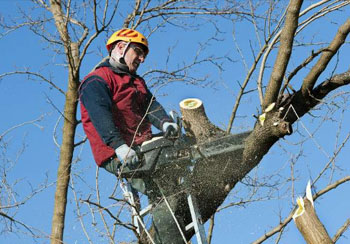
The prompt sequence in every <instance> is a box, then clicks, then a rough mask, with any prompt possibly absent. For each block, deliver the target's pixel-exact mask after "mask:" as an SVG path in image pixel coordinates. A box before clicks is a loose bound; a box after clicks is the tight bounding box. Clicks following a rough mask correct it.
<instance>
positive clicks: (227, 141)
mask: <svg viewBox="0 0 350 244" xmlns="http://www.w3.org/2000/svg"><path fill="white" fill-rule="evenodd" d="M169 115H170V116H171V117H172V119H173V120H174V121H175V122H176V123H177V124H178V126H179V130H178V134H177V135H171V134H170V133H167V132H166V133H164V135H162V136H156V137H153V138H152V139H151V140H149V141H146V142H144V143H143V144H142V145H141V147H140V148H139V149H138V150H137V153H138V155H139V158H141V164H140V167H138V168H136V169H129V168H127V167H123V168H122V170H121V172H120V176H121V177H123V178H130V177H133V178H143V177H145V176H150V175H154V176H156V175H159V174H162V173H163V172H165V171H168V170H170V169H175V168H176V169H185V168H188V167H193V166H194V165H195V164H196V162H197V161H198V160H202V159H212V158H214V157H216V156H219V155H220V156H225V155H228V154H230V155H234V153H242V151H243V149H244V140H245V139H246V138H247V137H248V135H249V134H250V131H248V132H243V133H239V134H232V135H231V134H230V135H227V136H223V137H220V138H217V139H213V140H209V141H207V142H204V143H201V144H195V143H193V142H191V141H190V140H189V139H188V137H187V136H186V135H184V134H182V132H181V131H182V126H181V125H182V123H181V118H180V117H179V115H178V114H177V113H176V112H175V111H171V112H170V113H169Z"/></svg>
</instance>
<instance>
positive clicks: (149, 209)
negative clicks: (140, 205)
mask: <svg viewBox="0 0 350 244" xmlns="http://www.w3.org/2000/svg"><path fill="white" fill-rule="evenodd" d="M152 207H153V205H152V204H150V205H148V206H147V207H145V208H144V209H142V210H141V211H140V216H141V217H144V216H145V215H147V214H148V213H149V212H150V211H151V210H152Z"/></svg>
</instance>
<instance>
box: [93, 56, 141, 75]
mask: <svg viewBox="0 0 350 244" xmlns="http://www.w3.org/2000/svg"><path fill="white" fill-rule="evenodd" d="M111 63H113V65H112V64H111ZM101 67H108V68H110V69H111V70H112V71H113V72H114V73H117V74H127V75H129V76H133V77H138V78H139V77H140V76H138V75H137V74H131V73H130V71H129V67H128V66H127V65H125V64H122V63H119V62H111V61H110V59H109V58H107V59H104V60H103V61H102V62H101V63H100V64H98V66H97V67H96V69H98V68H101Z"/></svg>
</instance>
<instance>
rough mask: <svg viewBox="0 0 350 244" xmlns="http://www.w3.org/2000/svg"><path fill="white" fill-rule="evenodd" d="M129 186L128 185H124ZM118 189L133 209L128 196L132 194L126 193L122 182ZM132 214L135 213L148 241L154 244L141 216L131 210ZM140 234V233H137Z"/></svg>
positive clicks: (133, 204) (132, 203)
mask: <svg viewBox="0 0 350 244" xmlns="http://www.w3.org/2000/svg"><path fill="white" fill-rule="evenodd" d="M126 184H129V183H126ZM120 188H121V189H122V191H123V195H124V196H125V198H126V200H127V201H128V202H129V203H130V204H131V205H132V206H133V208H134V207H135V203H134V202H133V201H131V200H130V199H131V197H130V194H132V192H129V191H127V190H126V189H125V188H126V186H125V183H124V182H123V181H121V182H120ZM133 213H134V214H135V213H136V218H137V220H138V221H139V223H140V224H141V225H142V228H143V230H144V231H145V232H146V235H147V237H148V238H149V239H150V241H151V242H152V244H155V242H154V240H153V238H152V236H151V234H150V233H149V232H148V231H147V228H146V226H145V224H144V223H143V219H142V218H141V216H140V215H139V213H138V212H137V211H135V210H133ZM139 234H140V233H139Z"/></svg>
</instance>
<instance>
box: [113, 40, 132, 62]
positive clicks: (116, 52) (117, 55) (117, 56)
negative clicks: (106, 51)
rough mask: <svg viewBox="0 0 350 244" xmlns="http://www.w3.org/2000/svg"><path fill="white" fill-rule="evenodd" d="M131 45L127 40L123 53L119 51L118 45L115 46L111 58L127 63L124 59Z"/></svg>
mask: <svg viewBox="0 0 350 244" xmlns="http://www.w3.org/2000/svg"><path fill="white" fill-rule="evenodd" d="M129 45H130V42H127V43H126V45H125V48H124V50H123V53H122V54H120V53H119V50H118V48H117V45H115V47H114V48H113V50H112V51H111V54H110V56H111V59H112V60H113V61H115V62H118V63H121V64H126V63H125V60H124V57H125V54H126V51H127V50H128V48H129Z"/></svg>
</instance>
